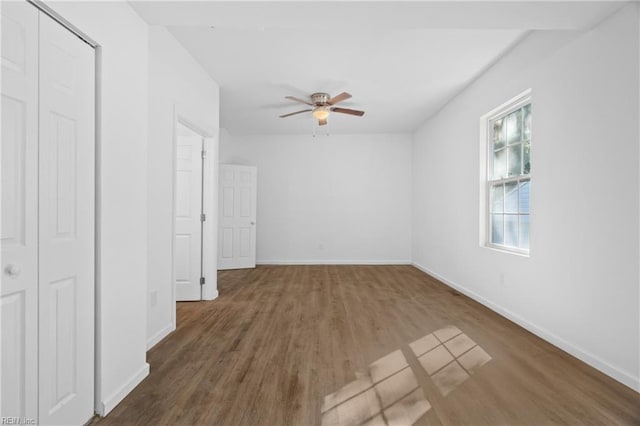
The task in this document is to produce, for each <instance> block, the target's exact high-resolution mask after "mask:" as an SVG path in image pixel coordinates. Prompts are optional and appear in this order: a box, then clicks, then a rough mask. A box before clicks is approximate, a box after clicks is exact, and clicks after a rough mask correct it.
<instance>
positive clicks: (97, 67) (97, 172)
mask: <svg viewBox="0 0 640 426" xmlns="http://www.w3.org/2000/svg"><path fill="white" fill-rule="evenodd" d="M26 2H27V3H29V4H30V5H31V6H33V7H35V8H36V9H37V10H38V11H40V12H42V13H44V14H45V15H47V16H49V17H50V18H51V19H53V20H54V21H55V22H57V23H58V24H60V25H61V26H62V27H64V28H65V29H67V30H68V31H70V32H71V33H72V34H74V35H75V36H77V37H78V38H80V39H81V40H82V41H84V42H85V43H86V44H88V45H89V46H90V47H91V48H93V50H94V85H95V87H94V90H95V93H94V106H93V108H94V111H93V113H94V136H93V140H94V171H93V172H94V218H93V219H94V236H93V238H94V260H93V285H94V293H93V304H94V309H93V316H94V330H93V334H94V336H93V337H94V344H93V353H94V359H93V384H94V389H93V410H94V412H95V413H97V414H99V415H101V416H104V415H105V413H104V406H103V404H102V403H101V402H100V401H102V395H101V392H100V389H101V384H102V377H101V375H100V372H101V371H102V368H101V365H102V364H101V358H100V349H101V348H102V333H101V332H100V330H101V321H100V315H99V313H100V311H101V303H100V302H101V300H100V289H101V285H102V284H101V281H100V271H101V268H102V263H101V261H100V258H101V257H100V256H101V250H100V247H101V245H102V234H101V232H100V229H101V226H100V225H101V219H102V215H101V212H102V203H101V199H102V181H101V170H102V169H101V167H100V165H101V164H102V149H101V147H102V137H101V134H102V46H101V45H100V44H99V43H98V42H96V41H95V40H94V39H93V38H91V37H90V36H89V35H87V34H86V33H85V32H84V31H82V30H80V29H79V28H78V27H76V26H75V25H73V24H72V23H71V22H69V21H68V20H66V19H65V18H64V17H62V16H61V15H60V14H58V13H57V12H56V11H55V10H53V9H52V8H51V7H49V6H48V5H47V4H46V3H44V2H43V1H42V0H26ZM38 303H39V301H38ZM39 333H40V330H39V329H38V334H39ZM39 386H40V384H39V383H38V387H39ZM39 398H40V390H39V389H38V400H39ZM38 405H39V403H38ZM39 417H40V416H39V413H38V418H39ZM87 420H90V419H87Z"/></svg>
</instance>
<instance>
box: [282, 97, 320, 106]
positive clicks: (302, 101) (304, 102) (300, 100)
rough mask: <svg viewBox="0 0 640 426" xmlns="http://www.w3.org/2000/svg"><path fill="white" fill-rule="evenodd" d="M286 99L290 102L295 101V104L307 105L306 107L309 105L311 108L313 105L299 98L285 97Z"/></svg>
mask: <svg viewBox="0 0 640 426" xmlns="http://www.w3.org/2000/svg"><path fill="white" fill-rule="evenodd" d="M285 98H286V99H291V100H292V101H296V102H300V103H303V104H307V105H311V106H313V104H312V103H311V102H309V101H305V100H304V99H300V98H296V97H295V96H285Z"/></svg>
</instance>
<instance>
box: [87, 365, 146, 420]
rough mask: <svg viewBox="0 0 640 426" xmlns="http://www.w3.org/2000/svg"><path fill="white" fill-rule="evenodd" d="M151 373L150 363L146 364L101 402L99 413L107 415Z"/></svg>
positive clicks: (102, 415)
mask: <svg viewBox="0 0 640 426" xmlns="http://www.w3.org/2000/svg"><path fill="white" fill-rule="evenodd" d="M148 375H149V364H148V363H146V362H145V363H144V365H143V366H142V367H141V368H140V369H139V370H138V371H137V372H136V373H135V374H134V375H133V376H131V377H130V378H129V380H128V381H127V382H126V383H125V384H124V385H122V387H120V389H118V390H117V391H116V392H114V393H113V394H112V395H111V396H109V397H108V398H107V399H106V400H104V401H102V402H100V404H99V407H98V415H100V416H101V417H104V416H106V415H107V414H109V413H110V412H111V410H113V409H114V408H115V407H116V405H118V404H119V403H120V402H122V400H123V399H124V398H125V397H126V396H127V395H128V394H129V393H130V392H131V391H132V390H133V389H135V387H136V386H138V385H139V384H140V382H142V381H143V380H144V378H145V377H147V376H148Z"/></svg>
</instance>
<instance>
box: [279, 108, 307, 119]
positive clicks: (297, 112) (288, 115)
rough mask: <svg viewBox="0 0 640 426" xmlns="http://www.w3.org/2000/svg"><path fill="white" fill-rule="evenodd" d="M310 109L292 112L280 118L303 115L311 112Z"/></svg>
mask: <svg viewBox="0 0 640 426" xmlns="http://www.w3.org/2000/svg"><path fill="white" fill-rule="evenodd" d="M309 111H311V110H310V109H303V110H302V111H296V112H290V113H289V114H284V115H281V116H280V118H285V117H291V116H292V115H296V114H302V113H303V112H309Z"/></svg>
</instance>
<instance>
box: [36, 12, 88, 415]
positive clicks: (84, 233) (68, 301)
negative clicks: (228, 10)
mask: <svg viewBox="0 0 640 426" xmlns="http://www.w3.org/2000/svg"><path fill="white" fill-rule="evenodd" d="M39 83H40V94H39V95H40V143H39V157H40V166H39V179H40V180H39V258H40V262H39V312H40V314H39V322H40V325H39V330H40V336H39V353H40V361H39V367H40V398H39V419H40V422H41V423H42V424H83V423H85V422H86V421H87V420H88V419H89V418H91V416H92V415H93V406H94V404H93V402H94V401H93V389H94V384H93V382H94V380H93V378H94V366H93V359H94V355H93V351H94V341H93V339H94V337H93V336H94V215H95V214H94V202H95V200H94V147H95V142H94V90H95V89H94V87H95V86H94V51H93V49H92V48H91V47H90V46H88V45H87V44H86V43H84V42H83V41H82V40H80V39H79V38H77V37H76V36H74V35H73V34H72V33H71V32H69V31H68V30H66V29H65V28H63V27H62V26H61V25H60V24H58V23H57V22H55V21H53V20H52V19H51V18H49V17H48V16H46V15H44V14H41V15H40V76H39Z"/></svg>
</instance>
